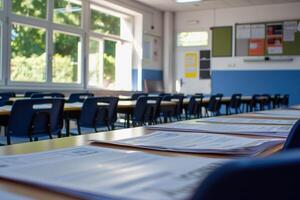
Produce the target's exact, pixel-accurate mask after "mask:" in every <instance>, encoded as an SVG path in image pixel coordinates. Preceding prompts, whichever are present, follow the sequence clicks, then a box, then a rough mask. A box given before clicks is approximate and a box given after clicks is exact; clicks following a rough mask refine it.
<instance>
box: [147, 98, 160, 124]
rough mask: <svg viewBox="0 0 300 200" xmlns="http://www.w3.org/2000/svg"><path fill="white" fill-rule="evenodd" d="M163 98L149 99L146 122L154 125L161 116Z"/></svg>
mask: <svg viewBox="0 0 300 200" xmlns="http://www.w3.org/2000/svg"><path fill="white" fill-rule="evenodd" d="M161 101H162V98H161V97H148V99H147V109H146V113H145V117H144V122H148V123H152V122H154V121H155V120H156V119H157V118H158V117H159V116H160V104H161Z"/></svg>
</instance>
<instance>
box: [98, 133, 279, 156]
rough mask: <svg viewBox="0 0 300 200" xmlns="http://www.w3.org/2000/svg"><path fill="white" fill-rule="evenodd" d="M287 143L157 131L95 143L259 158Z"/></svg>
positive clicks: (277, 140) (218, 135) (230, 136)
mask: <svg viewBox="0 0 300 200" xmlns="http://www.w3.org/2000/svg"><path fill="white" fill-rule="evenodd" d="M284 141H285V140H282V139H255V138H245V137H240V136H232V135H221V134H211V133H187V132H167V131H156V132H153V133H151V134H149V135H144V136H140V137H135V138H129V139H123V140H118V141H111V142H107V141H99V140H96V141H95V142H100V143H108V144H114V145H120V146H130V147H137V148H144V149H153V150H161V151H173V152H185V153H214V154H232V155H256V154H258V153H261V152H263V151H265V150H267V149H269V148H271V147H274V146H276V145H278V144H283V143H284Z"/></svg>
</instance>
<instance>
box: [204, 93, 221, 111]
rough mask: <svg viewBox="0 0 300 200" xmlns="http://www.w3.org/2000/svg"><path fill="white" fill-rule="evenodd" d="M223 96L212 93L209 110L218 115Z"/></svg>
mask: <svg viewBox="0 0 300 200" xmlns="http://www.w3.org/2000/svg"><path fill="white" fill-rule="evenodd" d="M222 97H223V95H220V94H216V95H212V96H211V97H210V99H209V102H208V105H207V110H208V111H210V112H213V113H214V114H216V115H218V114H219V113H220V109H221V105H222V104H221V103H222Z"/></svg>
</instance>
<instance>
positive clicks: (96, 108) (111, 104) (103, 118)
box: [77, 97, 119, 135]
mask: <svg viewBox="0 0 300 200" xmlns="http://www.w3.org/2000/svg"><path fill="white" fill-rule="evenodd" d="M118 101H119V99H118V98H117V97H90V98H87V99H86V100H85V101H84V103H83V106H82V109H81V112H80V116H79V118H78V119H77V129H78V134H79V135H80V134H81V128H83V127H84V128H93V129H94V130H95V132H98V130H97V128H100V127H107V129H108V130H111V129H113V128H114V123H115V122H116V121H117V108H118Z"/></svg>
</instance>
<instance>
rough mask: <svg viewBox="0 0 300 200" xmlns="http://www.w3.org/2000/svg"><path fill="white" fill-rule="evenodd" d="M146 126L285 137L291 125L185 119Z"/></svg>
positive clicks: (170, 129)
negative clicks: (223, 122) (203, 121)
mask: <svg viewBox="0 0 300 200" xmlns="http://www.w3.org/2000/svg"><path fill="white" fill-rule="evenodd" d="M147 128H148V129H151V130H163V131H179V132H209V133H224V134H238V135H255V136H267V137H281V138H286V137H287V136H288V134H289V132H290V130H291V128H292V126H283V125H280V126H271V125H253V124H251V125H243V124H208V123H202V122H197V121H187V122H177V123H170V124H160V125H154V126H148V127H147Z"/></svg>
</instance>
